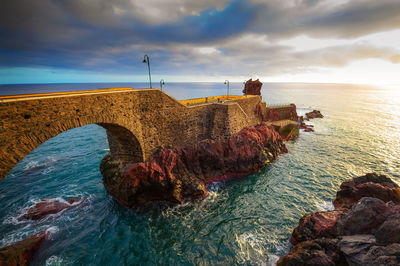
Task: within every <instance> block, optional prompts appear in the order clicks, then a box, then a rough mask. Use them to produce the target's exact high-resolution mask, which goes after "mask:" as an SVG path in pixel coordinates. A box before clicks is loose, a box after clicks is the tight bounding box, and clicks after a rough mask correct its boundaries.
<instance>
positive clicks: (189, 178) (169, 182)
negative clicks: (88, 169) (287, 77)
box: [100, 123, 287, 207]
mask: <svg viewBox="0 0 400 266" xmlns="http://www.w3.org/2000/svg"><path fill="white" fill-rule="evenodd" d="M282 152H287V149H286V147H285V144H284V143H283V140H282V138H281V136H280V135H279V134H278V133H277V132H276V131H275V130H274V128H273V127H269V126H267V125H266V124H265V123H262V124H260V125H258V126H249V127H246V128H243V129H242V130H241V131H239V132H238V133H236V134H235V135H233V136H232V137H231V138H230V139H229V140H228V141H227V142H226V143H220V142H216V141H212V140H204V141H201V142H199V143H198V144H196V145H191V146H186V147H177V148H162V149H160V150H159V151H158V152H156V153H155V154H154V155H153V156H151V157H150V158H149V159H148V160H146V162H144V163H134V164H131V165H129V166H127V167H126V168H125V170H124V169H123V168H122V167H121V165H120V164H119V163H118V162H115V161H113V160H112V158H111V156H106V157H104V159H103V160H102V162H101V165H100V170H101V172H102V174H103V182H104V185H105V187H106V189H107V191H108V192H109V194H110V195H111V196H113V197H114V198H115V199H116V200H117V201H119V202H120V203H121V204H123V205H125V206H128V207H133V206H136V205H140V204H143V203H146V202H149V201H167V202H172V203H182V202H183V201H184V200H185V199H186V198H197V197H204V196H206V195H207V190H206V187H205V185H206V183H208V182H212V181H215V180H223V179H226V178H230V177H237V176H244V175H248V174H251V173H254V172H256V171H258V170H260V169H261V168H263V167H264V166H265V165H266V164H268V163H270V162H271V161H272V160H274V159H275V158H276V157H277V156H279V154H281V153H282Z"/></svg>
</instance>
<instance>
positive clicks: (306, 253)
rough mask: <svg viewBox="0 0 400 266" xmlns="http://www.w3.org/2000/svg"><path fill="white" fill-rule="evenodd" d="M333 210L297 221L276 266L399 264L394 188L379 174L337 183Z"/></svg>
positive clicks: (397, 190)
mask: <svg viewBox="0 0 400 266" xmlns="http://www.w3.org/2000/svg"><path fill="white" fill-rule="evenodd" d="M334 206H335V209H334V210H332V211H324V212H317V213H313V214H306V215H305V216H303V217H302V218H301V219H300V221H299V225H298V226H297V227H296V228H295V229H294V230H293V233H292V238H291V242H292V244H293V245H294V248H293V250H292V252H291V253H290V254H288V255H286V256H284V257H282V258H281V259H280V260H279V261H278V263H277V265H278V266H283V265H400V187H399V186H398V185H397V184H396V183H395V182H393V181H392V180H391V179H390V178H387V177H386V176H384V175H377V174H367V175H365V176H360V177H356V178H353V179H350V180H347V181H345V182H343V183H342V184H341V186H340V190H339V191H338V192H337V194H336V199H335V201H334Z"/></svg>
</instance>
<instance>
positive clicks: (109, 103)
mask: <svg viewBox="0 0 400 266" xmlns="http://www.w3.org/2000/svg"><path fill="white" fill-rule="evenodd" d="M257 104H261V105H262V107H263V109H264V110H265V103H263V102H261V97H260V96H252V97H247V98H242V99H235V100H230V101H227V102H225V103H223V104H221V103H219V104H217V103H209V104H202V105H195V106H184V105H182V104H181V103H179V102H178V101H176V100H175V99H173V98H172V97H170V96H168V95H167V94H165V93H163V92H162V91H160V90H158V89H145V90H128V91H127V90H125V91H113V92H101V93H89V94H78V95H76V94H75V95H61V96H60V95H58V96H46V97H34V98H20V99H9V100H0V180H1V179H3V178H4V177H5V176H6V175H7V173H8V172H9V171H10V170H11V169H12V168H13V167H14V166H15V165H16V164H17V163H18V162H19V161H20V160H21V159H22V158H24V157H25V156H26V155H27V154H28V153H30V152H31V151H32V150H33V149H35V148H36V147H38V146H39V145H40V144H41V143H43V142H45V141H46V140H48V139H50V138H52V137H54V136H56V135H58V134H60V133H62V132H64V131H66V130H68V129H72V128H76V127H80V126H85V125H88V124H98V125H100V126H102V127H104V128H105V129H106V131H107V136H108V141H109V145H110V154H111V156H112V157H113V159H115V160H119V161H121V162H122V163H123V162H124V160H125V159H127V160H128V158H129V161H130V162H132V158H135V160H136V161H138V162H141V161H144V160H146V159H147V158H148V157H149V156H150V155H152V154H153V153H154V152H155V151H156V150H157V149H158V148H159V147H162V146H164V147H165V146H187V145H191V144H195V143H198V142H199V141H201V140H204V139H212V140H218V141H224V140H226V139H227V138H229V137H230V136H231V135H232V134H234V133H236V132H238V131H239V130H241V129H242V128H243V127H246V126H249V125H256V124H259V123H260V122H261V121H260V118H259V117H258V116H256V115H255V113H254V110H255V107H256V105H257Z"/></svg>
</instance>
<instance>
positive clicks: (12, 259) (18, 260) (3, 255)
mask: <svg viewBox="0 0 400 266" xmlns="http://www.w3.org/2000/svg"><path fill="white" fill-rule="evenodd" d="M45 239H46V233H45V232H41V233H39V234H36V235H34V236H31V237H29V238H27V239H24V240H22V241H19V242H17V243H14V244H11V245H9V246H6V247H3V248H0V265H21V266H22V265H28V264H29V261H30V259H31V258H32V257H33V255H34V254H35V252H36V251H37V250H38V249H39V247H40V244H41V243H42V242H43V241H44V240H45Z"/></svg>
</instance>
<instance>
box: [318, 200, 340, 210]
mask: <svg viewBox="0 0 400 266" xmlns="http://www.w3.org/2000/svg"><path fill="white" fill-rule="evenodd" d="M315 205H316V207H317V209H318V211H333V210H334V209H335V207H334V206H333V202H332V201H324V200H322V201H316V202H315Z"/></svg>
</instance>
